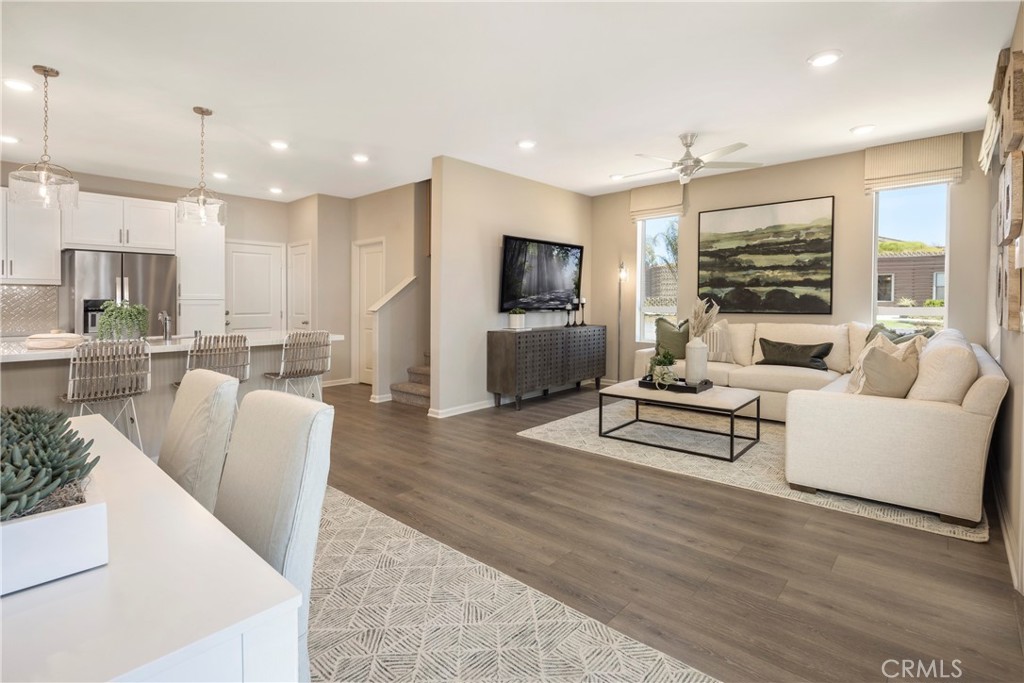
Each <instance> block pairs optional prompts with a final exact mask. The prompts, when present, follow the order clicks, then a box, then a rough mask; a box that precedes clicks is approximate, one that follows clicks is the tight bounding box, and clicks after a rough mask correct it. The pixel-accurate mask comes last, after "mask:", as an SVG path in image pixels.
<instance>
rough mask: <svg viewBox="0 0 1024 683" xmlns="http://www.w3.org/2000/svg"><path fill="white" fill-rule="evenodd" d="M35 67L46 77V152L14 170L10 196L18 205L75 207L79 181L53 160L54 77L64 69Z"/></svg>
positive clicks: (44, 136) (44, 92) (44, 97)
mask: <svg viewBox="0 0 1024 683" xmlns="http://www.w3.org/2000/svg"><path fill="white" fill-rule="evenodd" d="M32 70H33V71H35V72H36V73H37V74H39V75H40V76H42V77H43V154H42V156H41V157H39V161H37V162H36V163H34V164H25V165H24V166H22V167H20V168H19V169H18V170H16V171H11V174H10V175H9V176H8V179H7V190H8V192H9V198H10V201H12V202H14V203H15V204H22V205H28V206H35V207H39V208H43V209H59V210H65V209H74V208H77V207H78V181H77V180H75V176H73V175H72V174H71V171H69V170H68V169H66V168H64V167H63V166H58V165H57V164H53V163H50V152H49V141H50V135H49V129H50V79H51V78H56V77H57V76H59V75H60V72H59V71H57V70H56V69H52V68H50V67H48V66H42V65H39V64H37V65H35V66H33V67H32Z"/></svg>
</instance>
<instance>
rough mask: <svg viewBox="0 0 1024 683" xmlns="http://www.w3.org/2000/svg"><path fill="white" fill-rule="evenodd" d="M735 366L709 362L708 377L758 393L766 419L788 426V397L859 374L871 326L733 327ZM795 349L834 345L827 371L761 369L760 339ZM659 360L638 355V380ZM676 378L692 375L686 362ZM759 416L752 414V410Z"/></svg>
mask: <svg viewBox="0 0 1024 683" xmlns="http://www.w3.org/2000/svg"><path fill="white" fill-rule="evenodd" d="M728 327H729V338H730V340H731V342H732V356H733V362H731V363H725V362H714V361H712V362H709V363H708V376H709V378H710V379H711V381H712V382H714V383H715V384H716V385H718V386H730V387H739V388H741V389H752V390H753V391H756V392H758V393H759V394H760V395H761V417H763V418H765V419H767V420H777V421H779V422H785V421H786V397H787V396H788V395H789V392H790V391H793V390H795V389H812V390H816V389H821V388H823V387H826V386H828V385H829V384H831V383H832V382H834V381H836V380H837V379H839V378H840V377H842V376H843V375H844V374H846V373H848V372H850V370H852V369H853V364H854V362H856V360H857V357H858V356H860V352H861V351H862V350H863V349H864V344H865V343H866V342H865V340H866V338H867V335H868V332H869V331H870V330H871V326H870V325H867V324H865V323H859V322H852V323H841V324H839V325H816V324H813V323H730V324H729V325H728ZM762 338H764V339H770V340H772V341H780V342H791V343H794V344H821V343H823V342H831V343H832V352H831V353H829V355H828V356H826V357H825V364H826V365H827V366H828V370H827V371H822V370H814V369H811V368H796V367H790V366H784V365H757V364H756V363H757V361H759V360H762V359H763V358H764V355H763V354H762V353H761V343H760V341H759V340H760V339H762ZM653 356H654V349H653V348H649V349H640V350H638V351H637V352H636V354H635V357H634V364H633V376H634V377H642V376H644V375H645V374H646V373H647V366H648V365H649V364H650V362H651V358H652V357H653ZM673 369H674V370H675V373H676V375H678V376H679V377H683V376H685V375H686V361H685V360H679V361H676V364H675V365H674V366H673ZM747 412H749V413H750V414H753V413H752V412H750V411H747Z"/></svg>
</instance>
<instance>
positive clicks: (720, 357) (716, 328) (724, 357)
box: [704, 320, 734, 363]
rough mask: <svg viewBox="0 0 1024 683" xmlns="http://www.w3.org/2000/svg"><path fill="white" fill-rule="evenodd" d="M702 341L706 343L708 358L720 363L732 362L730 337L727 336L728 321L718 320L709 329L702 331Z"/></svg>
mask: <svg viewBox="0 0 1024 683" xmlns="http://www.w3.org/2000/svg"><path fill="white" fill-rule="evenodd" d="M704 343H705V344H707V345H708V360H709V361H718V362H720V363H732V362H734V361H733V358H732V338H731V337H730V336H729V321H728V320H719V321H718V322H717V323H715V324H714V325H712V327H711V329H710V330H708V331H707V332H705V333H704Z"/></svg>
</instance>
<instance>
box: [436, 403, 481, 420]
mask: <svg viewBox="0 0 1024 683" xmlns="http://www.w3.org/2000/svg"><path fill="white" fill-rule="evenodd" d="M493 405H494V401H493V400H491V401H477V402H476V403H467V404H465V405H461V406H455V407H454V408H445V409H444V410H438V409H436V408H431V409H430V410H428V411H427V417H436V418H438V419H444V418H446V417H454V416H456V415H462V414H463V413H472V412H473V411H474V410H482V409H484V408H490V407H492V406H493Z"/></svg>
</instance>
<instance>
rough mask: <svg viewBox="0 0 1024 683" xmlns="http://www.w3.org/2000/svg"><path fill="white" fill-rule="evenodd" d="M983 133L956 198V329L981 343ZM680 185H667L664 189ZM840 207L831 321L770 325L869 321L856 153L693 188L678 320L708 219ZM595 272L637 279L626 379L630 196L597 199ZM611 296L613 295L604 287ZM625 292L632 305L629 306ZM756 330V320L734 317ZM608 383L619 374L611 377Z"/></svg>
mask: <svg viewBox="0 0 1024 683" xmlns="http://www.w3.org/2000/svg"><path fill="white" fill-rule="evenodd" d="M980 140H981V133H980V132H974V133H969V134H967V135H965V142H964V159H965V167H966V172H965V174H964V181H963V183H961V184H958V185H954V186H953V187H952V189H951V191H950V228H949V253H950V257H949V283H950V284H949V291H950V295H949V302H948V303H949V320H950V325H951V326H954V327H956V328H957V329H960V330H962V331H963V332H964V334H966V335H967V336H968V338H970V339H971V340H972V341H974V342H978V343H984V342H985V341H986V340H987V335H986V308H985V307H984V306H980V305H979V304H978V302H981V301H985V300H986V297H987V294H988V289H989V287H988V261H989V252H990V248H989V241H988V221H989V219H988V215H989V214H988V211H989V208H988V207H989V206H990V204H989V181H988V179H987V178H986V177H985V176H984V175H983V174H982V173H981V172H980V171H979V170H977V164H976V162H975V160H976V159H977V158H978V149H979V146H980ZM671 184H675V181H673V183H666V185H671ZM829 195H831V196H834V197H835V223H834V225H835V228H834V233H833V236H834V246H833V254H834V259H833V273H832V283H833V284H832V315H801V316H794V315H789V316H786V315H772V316H771V319H772V320H773V321H778V322H785V321H796V322H837V323H839V322H846V321H850V320H861V321H870V320H871V317H872V311H873V308H872V296H873V285H872V280H873V277H874V275H873V262H874V256H873V254H874V246H873V244H874V199H873V197H872V196H871V195H867V194H865V193H864V153H863V152H853V153H849V154H840V155H836V156H830V157H823V158H820V159H810V160H807V161H799V162H794V163H790V164H782V165H779V166H770V167H766V168H759V169H753V170H750V171H743V172H740V173H728V174H723V175H717V176H707V177H704V178H697V179H695V180H693V181H691V182H690V184H689V186H688V188H687V203H686V213H685V215H684V216H683V217H682V219H681V220H680V224H679V301H680V309H681V310H680V314H681V315H683V316H686V315H687V314H688V313H689V308H690V303H691V302H692V301H693V300H694V299H695V298H696V296H697V240H698V217H699V215H700V212H701V211H708V210H713V209H722V208H728V207H732V206H747V205H752V204H764V203H769V202H779V201H786V200H792V199H804V198H810V197H820V196H829ZM593 237H594V243H595V244H596V245H600V246H599V247H597V248H596V249H595V256H596V257H597V261H596V263H595V264H594V267H595V272H599V273H608V274H609V275H611V274H613V273H615V272H616V269H617V266H618V261H619V259H620V258H622V259H623V260H625V262H626V264H627V265H628V266H629V269H630V279H629V282H628V283H627V285H626V286H624V287H623V313H622V330H623V332H622V336H623V355H622V363H623V373H626V372H627V371H629V370H630V369H631V368H632V367H633V363H632V355H633V351H634V350H635V349H636V348H637V346H646V344H637V343H636V342H635V329H636V328H635V326H636V311H635V288H634V287H635V284H634V283H635V279H636V277H635V270H636V263H637V259H636V249H637V245H636V230H635V228H634V227H633V224H632V223H631V221H630V215H629V192H628V191H627V192H619V193H616V194H612V195H604V196H601V197H596V198H595V199H594V235H593ZM604 286H608V285H607V283H604ZM627 292H628V296H627ZM598 300H599V303H598V306H600V308H599V309H598V312H600V314H601V317H602V318H604V319H611V320H614V317H615V311H614V309H613V308H611V306H610V305H609V304H607V303H604V302H605V300H606V299H605V297H604V296H602V297H600V298H599V299H598ZM728 319H730V320H734V321H740V322H754V321H757V320H761V319H763V316H760V315H757V314H729V315H728ZM609 370H610V373H609V374H610V375H613V374H614V373H613V372H611V370H612V368H609Z"/></svg>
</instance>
